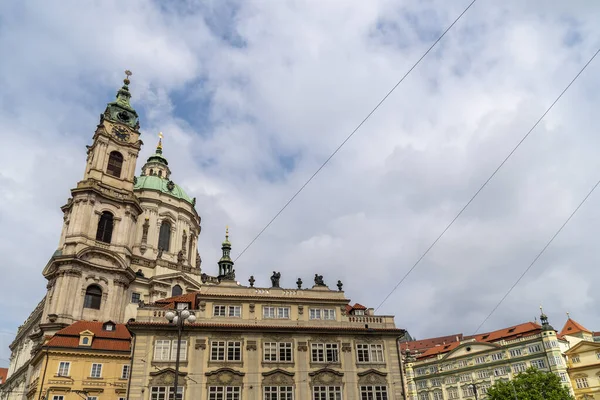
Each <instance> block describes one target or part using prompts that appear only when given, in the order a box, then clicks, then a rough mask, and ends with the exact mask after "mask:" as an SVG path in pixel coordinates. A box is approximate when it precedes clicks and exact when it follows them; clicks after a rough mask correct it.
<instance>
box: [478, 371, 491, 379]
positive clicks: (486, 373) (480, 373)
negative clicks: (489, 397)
mask: <svg viewBox="0 0 600 400" xmlns="http://www.w3.org/2000/svg"><path fill="white" fill-rule="evenodd" d="M489 376H490V373H489V371H488V370H487V369H481V370H479V371H477V377H478V378H479V379H486V378H488V377H489Z"/></svg>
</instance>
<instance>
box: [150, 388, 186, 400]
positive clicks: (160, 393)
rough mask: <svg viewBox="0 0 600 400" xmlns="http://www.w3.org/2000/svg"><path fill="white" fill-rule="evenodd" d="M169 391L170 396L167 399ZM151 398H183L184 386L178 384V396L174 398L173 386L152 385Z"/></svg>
mask: <svg viewBox="0 0 600 400" xmlns="http://www.w3.org/2000/svg"><path fill="white" fill-rule="evenodd" d="M167 392H168V393H169V397H168V399H167ZM150 400H183V386H177V397H176V398H175V399H173V387H172V386H169V387H167V386H152V387H150Z"/></svg>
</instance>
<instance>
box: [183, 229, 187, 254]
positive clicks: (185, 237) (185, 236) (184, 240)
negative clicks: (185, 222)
mask: <svg viewBox="0 0 600 400" xmlns="http://www.w3.org/2000/svg"><path fill="white" fill-rule="evenodd" d="M187 239H188V237H187V232H186V231H185V230H184V231H183V235H182V236H181V250H183V252H184V253H185V245H186V244H187Z"/></svg>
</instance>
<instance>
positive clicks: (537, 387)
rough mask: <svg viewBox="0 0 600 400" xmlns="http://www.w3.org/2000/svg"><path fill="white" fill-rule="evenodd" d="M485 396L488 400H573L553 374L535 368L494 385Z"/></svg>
mask: <svg viewBox="0 0 600 400" xmlns="http://www.w3.org/2000/svg"><path fill="white" fill-rule="evenodd" d="M487 394H488V396H487V398H488V399H489V400H574V397H573V396H571V394H570V393H569V389H567V388H566V387H565V386H564V384H563V383H562V382H561V380H560V378H559V377H558V376H557V375H556V374H555V373H553V372H543V371H540V370H538V369H535V368H529V369H528V370H527V371H525V372H522V373H520V374H518V375H517V376H515V377H514V378H513V379H512V380H510V381H498V382H496V383H494V385H493V386H492V387H491V388H489V389H488V392H487Z"/></svg>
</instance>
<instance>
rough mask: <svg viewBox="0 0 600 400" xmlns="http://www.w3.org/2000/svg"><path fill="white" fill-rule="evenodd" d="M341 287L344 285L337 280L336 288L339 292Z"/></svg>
mask: <svg viewBox="0 0 600 400" xmlns="http://www.w3.org/2000/svg"><path fill="white" fill-rule="evenodd" d="M342 286H344V284H343V283H342V281H340V280H338V283H337V287H338V290H339V291H340V292H341V291H342Z"/></svg>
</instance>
